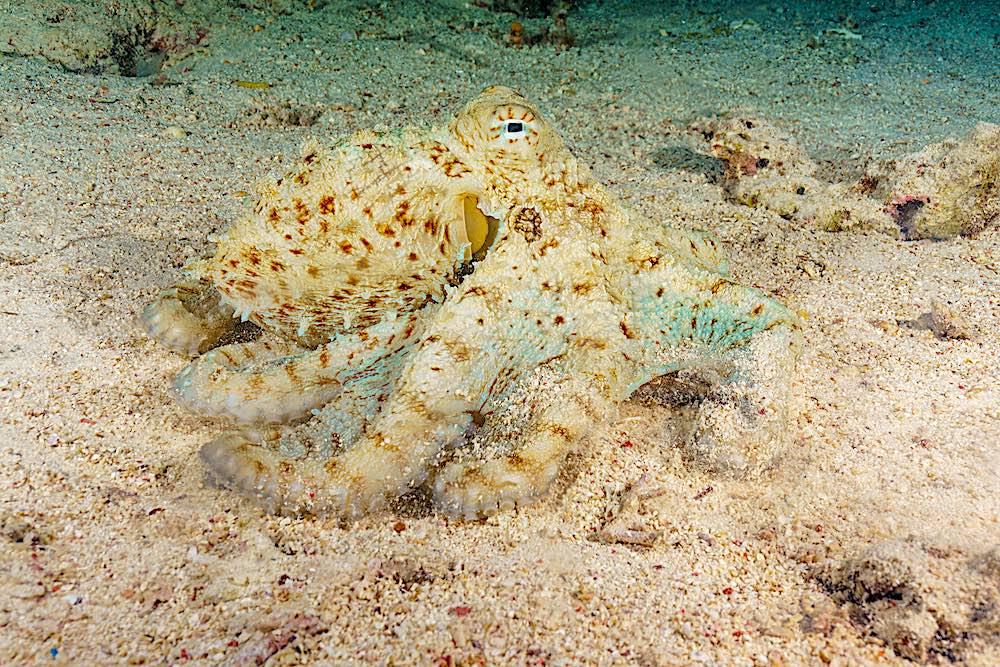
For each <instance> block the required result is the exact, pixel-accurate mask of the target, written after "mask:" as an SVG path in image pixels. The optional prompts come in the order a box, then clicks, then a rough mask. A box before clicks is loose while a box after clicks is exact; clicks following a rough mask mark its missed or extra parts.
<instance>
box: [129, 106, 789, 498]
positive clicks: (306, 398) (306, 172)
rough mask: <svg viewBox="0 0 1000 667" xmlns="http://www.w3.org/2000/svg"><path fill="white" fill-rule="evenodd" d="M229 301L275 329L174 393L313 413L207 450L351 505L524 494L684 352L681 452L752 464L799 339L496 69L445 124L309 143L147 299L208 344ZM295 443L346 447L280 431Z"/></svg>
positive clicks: (186, 340) (289, 415) (268, 493)
mask: <svg viewBox="0 0 1000 667" xmlns="http://www.w3.org/2000/svg"><path fill="white" fill-rule="evenodd" d="M469 201H471V202H474V203H475V204H477V207H471V208H470V207H469V206H468V205H467V203H468V202H469ZM456 202H459V203H458V204H456ZM477 211H478V213H477ZM483 214H485V216H487V217H488V218H492V219H495V220H496V221H497V225H496V226H497V230H496V233H495V237H494V238H489V237H488V238H487V239H486V241H485V242H483V241H482V240H481V239H480V240H475V238H474V237H477V232H475V231H474V230H472V228H475V227H476V224H475V220H476V219H477V216H478V218H479V219H480V220H479V221H480V222H482V218H483V217H484V216H483ZM470 221H471V222H470ZM467 228H468V229H470V231H469V232H468V233H466V229H467ZM479 236H481V234H479ZM470 238H473V239H474V240H473V241H472V242H470V240H469V239H470ZM470 245H481V246H482V247H481V248H478V249H476V248H470ZM473 250H478V251H477V252H476V253H475V257H473V258H474V259H477V260H478V261H476V262H475V263H474V264H472V265H471V267H470V264H469V262H468V261H467V260H468V259H469V258H470V257H472V255H473V253H472V251H473ZM470 268H472V269H474V270H472V271H471V273H470V272H469V271H470ZM199 289H200V290H201V291H199ZM213 295H219V298H218V299H217V300H213V298H214V296H213ZM228 312H235V313H236V314H238V315H241V316H242V317H243V318H245V319H249V320H250V321H252V322H254V323H255V324H257V325H258V326H259V327H260V328H262V329H263V330H264V332H265V335H264V336H262V337H261V339H259V340H257V341H254V342H250V343H241V344H234V345H227V346H222V347H218V348H216V349H214V350H212V351H210V352H208V353H207V354H204V355H203V356H201V357H199V358H197V359H196V360H195V361H194V362H193V363H192V364H191V365H190V366H189V367H188V368H187V369H186V370H185V371H184V372H183V373H182V374H181V376H180V378H179V379H178V381H177V382H176V387H177V391H178V394H179V396H180V398H181V400H182V402H184V403H185V404H186V405H187V406H189V407H190V408H192V409H194V410H196V411H199V412H202V413H207V414H213V415H223V416H227V417H229V418H232V419H235V420H236V421H237V422H242V423H245V424H252V423H257V422H283V421H285V422H287V421H291V420H295V419H299V418H301V417H308V416H309V414H310V411H312V414H313V417H312V419H311V421H309V422H307V423H306V424H303V425H298V426H282V427H275V426H273V425H272V426H268V427H265V428H250V427H245V428H243V430H240V431H230V432H227V433H225V434H224V435H222V436H221V437H219V438H217V439H216V440H214V441H212V442H210V443H208V444H207V445H205V447H204V448H203V449H202V459H203V460H204V461H205V462H206V463H207V465H208V466H209V468H211V470H212V471H213V472H214V473H215V474H216V475H217V476H218V477H219V478H221V479H222V480H223V481H224V482H226V483H228V484H229V485H231V486H234V487H236V488H238V489H239V490H241V491H242V492H243V493H245V494H247V495H250V496H253V497H255V498H257V499H259V500H261V501H262V502H263V503H264V504H265V505H266V506H267V507H269V508H271V509H273V510H277V511H284V512H292V513H304V512H325V513H333V514H335V515H339V516H342V517H356V516H359V515H362V514H364V513H366V512H370V511H372V510H375V509H377V508H379V507H381V506H383V505H384V504H385V503H386V501H387V500H389V499H391V498H394V497H396V496H399V495H401V494H403V493H405V492H406V491H407V490H408V489H410V488H412V487H414V486H417V485H420V484H424V483H427V484H429V485H430V486H431V487H432V489H433V493H434V497H435V500H436V502H437V505H438V506H439V507H440V509H441V510H442V511H444V512H446V513H448V514H451V515H460V516H465V517H477V516H482V515H486V514H490V513H492V512H495V511H497V510H498V509H504V508H508V507H512V506H515V505H519V504H524V503H527V502H530V501H531V500H533V499H534V498H535V497H537V496H538V495H539V494H540V493H541V492H542V491H543V490H544V489H545V488H546V487H547V486H548V485H549V483H550V482H551V481H552V480H553V479H554V478H555V477H556V476H557V474H558V472H559V470H560V467H561V465H562V462H563V460H564V458H565V456H566V454H567V453H568V452H569V451H570V450H571V449H572V448H573V447H574V446H576V445H577V444H578V443H579V442H580V441H581V440H582V439H583V438H584V437H585V435H586V434H587V433H588V432H589V431H591V430H593V429H594V428H595V427H597V426H599V425H600V424H601V423H602V422H603V421H605V420H607V419H609V418H610V417H611V416H612V415H613V414H614V411H615V408H616V407H617V405H618V404H620V403H621V402H622V401H624V400H625V399H627V398H628V397H629V396H630V395H631V394H632V392H633V391H634V390H635V389H636V388H638V387H639V386H641V385H643V384H644V383H646V382H648V381H650V380H651V379H653V378H655V377H658V376H661V375H664V374H670V373H672V372H677V371H685V372H690V371H691V370H692V369H694V370H697V371H699V372H702V373H704V374H705V375H707V376H709V377H711V378H714V379H715V383H714V384H713V389H712V390H711V391H709V393H708V395H707V396H706V397H705V399H704V400H703V402H702V403H701V406H700V408H699V412H698V417H697V423H696V425H695V428H694V432H693V435H692V437H691V441H690V442H689V443H688V451H689V453H690V454H691V456H692V458H694V459H695V460H696V461H698V462H699V463H701V464H703V465H705V466H707V467H709V468H712V469H716V470H722V471H727V472H733V473H738V474H751V473H754V472H756V471H759V470H761V469H762V468H764V467H765V466H767V465H768V464H769V463H770V462H771V461H772V459H773V458H774V456H775V455H776V453H777V452H778V451H779V450H780V445H781V443H782V441H783V439H784V435H783V434H784V432H785V428H784V427H785V423H786V414H785V413H786V405H787V400H786V398H787V396H786V394H787V390H788V385H789V379H790V377H791V373H792V367H793V364H794V358H795V349H796V347H797V341H798V338H799V334H798V330H799V324H798V321H797V318H796V316H795V315H794V314H793V313H792V312H791V311H789V310H788V309H787V308H785V307H784V306H782V305H781V304H779V303H777V302H776V301H774V300H772V299H770V298H769V297H768V296H767V295H766V294H764V293H762V292H761V291H759V290H756V289H752V288H749V287H743V286H740V285H737V284H735V283H734V282H733V280H732V278H731V276H730V275H729V273H728V270H727V268H726V265H725V259H724V257H723V254H722V252H721V249H720V248H719V246H718V244H717V242H716V241H715V240H714V239H713V238H712V237H711V235H709V234H707V233H704V232H685V231H681V230H677V229H673V228H670V227H666V226H664V225H661V224H658V223H655V222H652V221H649V220H646V219H644V218H642V217H640V216H637V215H635V214H633V213H631V212H629V211H628V210H626V209H625V208H623V207H622V206H621V205H620V204H619V203H618V202H617V201H615V199H614V198H613V197H612V196H611V195H610V194H609V193H608V192H607V191H606V190H605V189H604V188H603V187H601V186H600V184H598V183H596V182H595V181H594V180H593V178H592V177H591V175H590V172H589V171H588V169H587V168H586V167H585V166H583V165H581V164H579V163H578V162H577V161H576V159H575V158H574V157H573V156H572V155H571V154H570V153H569V151H568V150H567V149H566V148H565V147H564V145H563V142H562V140H561V139H560V137H559V136H558V134H557V133H556V132H555V130H554V129H553V128H552V127H551V126H550V125H549V123H548V122H547V121H546V120H545V119H544V118H543V117H542V116H541V115H540V114H539V112H538V111H537V110H536V109H535V108H534V107H533V106H532V105H531V104H530V103H529V102H528V101H527V100H525V99H524V98H523V97H521V96H520V95H519V94H517V93H516V92H514V91H512V90H510V89H507V88H501V87H494V88H488V89H486V90H485V91H483V93H482V94H480V95H479V96H478V97H477V98H475V99H474V100H472V101H471V102H470V103H469V104H467V105H466V106H465V107H464V108H463V109H462V110H461V111H459V113H458V114H457V115H456V116H455V118H454V119H453V120H452V122H451V123H450V125H449V126H448V127H447V128H440V129H439V128H434V129H431V130H428V131H425V132H415V131H407V132H403V133H401V134H397V135H391V136H383V137H376V136H375V135H370V134H365V135H363V136H360V137H358V136H356V137H353V138H351V139H349V140H348V141H346V142H344V143H342V144H340V145H339V146H337V147H335V148H333V149H331V150H326V149H323V148H321V147H319V146H318V145H309V146H307V147H306V149H305V151H304V158H303V161H302V164H301V165H300V167H299V169H297V170H295V171H293V172H292V173H291V174H290V175H289V176H288V177H286V178H285V179H283V180H282V181H279V182H278V184H274V185H268V186H265V187H263V188H261V200H260V202H259V203H258V205H257V207H256V209H255V210H254V212H253V214H252V215H249V216H248V217H247V218H246V219H244V220H243V221H241V222H239V223H237V224H236V225H235V226H234V227H233V228H232V229H231V230H230V231H229V232H227V233H226V234H225V235H224V236H223V237H222V238H221V239H220V240H219V245H218V249H217V251H216V254H215V256H214V257H213V258H211V259H209V260H206V261H203V262H201V263H198V264H196V265H193V266H192V267H191V268H190V270H189V272H188V276H187V278H186V279H185V283H183V284H182V285H181V286H179V287H175V288H172V289H171V290H168V291H166V292H164V293H163V295H161V297H160V298H159V299H158V300H156V301H154V302H153V303H152V304H151V305H150V306H149V307H147V309H146V311H145V312H144V315H143V319H144V321H145V322H146V326H147V330H149V331H150V333H151V334H152V335H153V336H154V337H157V338H159V339H161V340H163V341H164V342H167V343H168V344H170V345H171V346H172V347H174V348H175V349H179V350H181V351H187V352H190V353H198V352H203V351H204V350H205V349H207V348H210V347H211V346H212V344H213V342H215V343H217V342H218V340H219V337H220V334H219V327H218V326H217V324H218V322H219V318H220V317H222V316H223V315H226V314H228ZM223 335H224V334H223ZM317 441H318V442H317ZM303 449H305V450H306V451H307V452H308V451H315V450H317V449H319V450H324V449H327V450H329V452H330V454H331V455H330V456H328V457H326V458H325V459H324V458H321V457H310V456H305V457H295V458H290V457H286V456H282V455H281V454H279V452H280V451H285V452H287V451H289V450H290V451H293V452H294V451H301V450H303ZM470 450H471V452H472V454H470Z"/></svg>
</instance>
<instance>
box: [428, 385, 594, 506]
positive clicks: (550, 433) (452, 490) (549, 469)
mask: <svg viewBox="0 0 1000 667" xmlns="http://www.w3.org/2000/svg"><path fill="white" fill-rule="evenodd" d="M545 393H546V394H549V398H550V399H551V402H549V403H548V405H546V406H545V407H543V408H541V409H538V410H535V411H533V412H532V414H531V415H530V417H529V418H528V421H527V424H525V425H524V426H523V428H522V430H521V431H520V433H519V434H518V435H517V440H518V441H519V442H518V443H517V444H516V445H515V447H514V449H513V451H511V452H510V453H508V454H506V455H502V456H498V457H497V458H493V459H489V460H482V461H463V462H455V463H450V464H447V465H445V466H444V467H443V468H442V469H441V470H440V471H438V473H437V475H436V477H435V480H434V498H435V503H436V505H437V506H438V508H439V509H440V510H441V511H442V512H444V513H445V514H448V515H451V516H460V517H464V518H466V519H475V518H480V517H483V516H489V515H491V514H494V513H496V512H497V511H503V510H507V509H510V508H513V507H515V506H522V505H526V504H529V503H531V502H533V501H534V500H535V499H536V498H538V497H539V496H540V495H541V494H542V493H544V492H545V490H546V489H547V488H548V487H549V486H550V485H551V483H552V481H553V480H554V479H555V478H556V476H557V475H558V474H559V470H560V468H561V466H562V463H563V461H564V460H565V458H566V455H567V454H568V453H569V452H570V451H572V449H573V448H574V447H575V446H576V445H577V443H578V442H579V441H580V440H581V439H582V438H583V437H584V436H585V434H586V433H587V432H588V431H589V430H590V429H591V427H593V426H594V425H596V424H598V423H600V422H601V421H604V420H605V419H606V418H607V416H608V413H609V412H610V411H611V408H612V404H611V402H610V401H609V400H608V393H609V392H608V390H607V387H603V388H602V387H601V386H599V385H598V384H597V383H595V382H588V381H574V380H572V379H571V378H569V377H563V378H561V379H558V380H557V381H556V382H553V383H549V386H548V387H547V389H546V390H545ZM541 398H542V397H541V396H539V394H537V393H534V394H530V395H529V399H530V400H531V401H532V403H537V402H539V401H540V400H541ZM487 428H488V427H487ZM506 435H507V434H505V433H503V432H500V433H494V434H491V436H492V437H487V443H485V444H486V447H487V448H488V449H491V450H495V449H498V448H499V444H500V443H497V442H490V441H491V440H501V439H504V437H505V436H506Z"/></svg>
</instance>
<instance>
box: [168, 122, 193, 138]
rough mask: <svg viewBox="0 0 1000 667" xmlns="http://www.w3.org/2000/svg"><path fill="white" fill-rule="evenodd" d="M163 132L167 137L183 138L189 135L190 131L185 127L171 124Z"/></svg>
mask: <svg viewBox="0 0 1000 667" xmlns="http://www.w3.org/2000/svg"><path fill="white" fill-rule="evenodd" d="M162 134H163V136H164V137H166V138H167V139H183V138H184V137H186V136H187V135H188V132H187V130H185V129H184V128H183V127H178V126H177V125H170V126H169V127H166V128H164V129H163V132H162Z"/></svg>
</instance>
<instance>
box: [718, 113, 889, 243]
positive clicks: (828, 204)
mask: <svg viewBox="0 0 1000 667" xmlns="http://www.w3.org/2000/svg"><path fill="white" fill-rule="evenodd" d="M702 129H703V131H707V132H709V133H710V134H711V150H712V153H713V155H715V157H717V158H719V159H720V160H721V161H722V162H723V163H725V165H726V181H725V184H724V185H725V192H726V194H727V195H728V196H729V198H730V199H732V200H733V201H735V202H737V203H740V204H744V205H746V206H751V207H755V208H756V207H764V208H766V209H768V210H770V211H773V212H774V213H776V214H778V215H780V216H781V217H783V218H786V219H789V220H797V221H801V222H803V223H805V224H809V225H812V226H815V227H818V228H819V229H823V230H825V231H834V232H835V231H843V230H845V229H850V228H852V227H856V226H859V225H864V226H866V227H875V228H888V226H889V223H888V216H887V215H886V213H885V211H883V210H882V207H881V206H879V205H878V203H877V202H875V201H873V200H871V199H869V198H867V197H865V196H864V194H863V193H862V192H861V191H859V189H858V188H857V187H856V186H854V185H848V184H845V183H827V182H825V181H822V180H820V179H819V178H817V166H816V164H815V163H814V162H813V161H812V160H811V159H810V158H809V157H808V156H807V155H806V154H805V152H804V151H803V150H802V149H801V148H799V147H798V146H797V145H796V144H795V143H794V141H793V140H792V139H791V137H789V136H788V135H786V134H784V133H782V132H781V131H779V130H778V129H777V128H775V127H774V126H772V125H770V124H768V123H766V122H765V121H763V120H760V119H757V118H747V117H739V116H734V117H731V118H727V119H726V120H725V121H722V122H721V123H718V124H713V123H710V124H709V126H708V127H705V128H702Z"/></svg>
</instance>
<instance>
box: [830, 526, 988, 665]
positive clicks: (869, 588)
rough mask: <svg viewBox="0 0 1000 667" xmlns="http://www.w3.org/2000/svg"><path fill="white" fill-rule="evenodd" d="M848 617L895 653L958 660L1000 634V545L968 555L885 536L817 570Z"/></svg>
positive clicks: (913, 657)
mask: <svg viewBox="0 0 1000 667" xmlns="http://www.w3.org/2000/svg"><path fill="white" fill-rule="evenodd" d="M817 578H818V579H819V581H820V582H821V583H823V585H824V586H826V587H827V588H828V589H829V590H830V591H831V592H832V593H833V596H834V599H835V600H836V601H837V602H840V603H842V604H844V605H846V611H847V612H848V614H849V615H850V617H851V618H852V619H854V620H856V621H857V622H859V623H861V624H862V625H864V627H865V628H867V629H868V631H870V632H871V633H873V634H875V635H876V636H878V637H879V638H881V639H882V640H883V641H885V642H886V643H887V644H888V645H889V646H891V647H892V648H893V650H895V651H896V652H897V653H898V654H899V655H902V656H904V657H907V658H909V659H911V660H916V661H920V662H923V661H926V660H929V659H932V658H933V657H937V658H939V659H940V658H944V659H945V660H947V661H958V660H961V659H962V656H963V654H964V653H965V652H966V651H970V650H971V651H976V650H982V646H983V645H985V644H987V643H990V642H995V641H997V640H998V639H1000V548H998V547H994V548H993V549H992V550H990V551H988V552H986V553H984V554H981V555H979V556H977V557H973V558H970V557H969V556H968V555H967V554H965V553H964V552H962V551H960V550H958V549H955V548H944V547H935V546H931V545H928V544H924V543H920V542H916V541H913V540H887V541H884V542H880V543H878V544H875V545H873V546H870V547H868V548H866V549H864V550H862V551H861V552H860V553H858V554H857V555H856V556H854V557H852V558H847V559H844V560H842V561H839V562H835V563H833V564H829V563H828V564H825V565H823V566H820V567H819V568H817Z"/></svg>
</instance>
